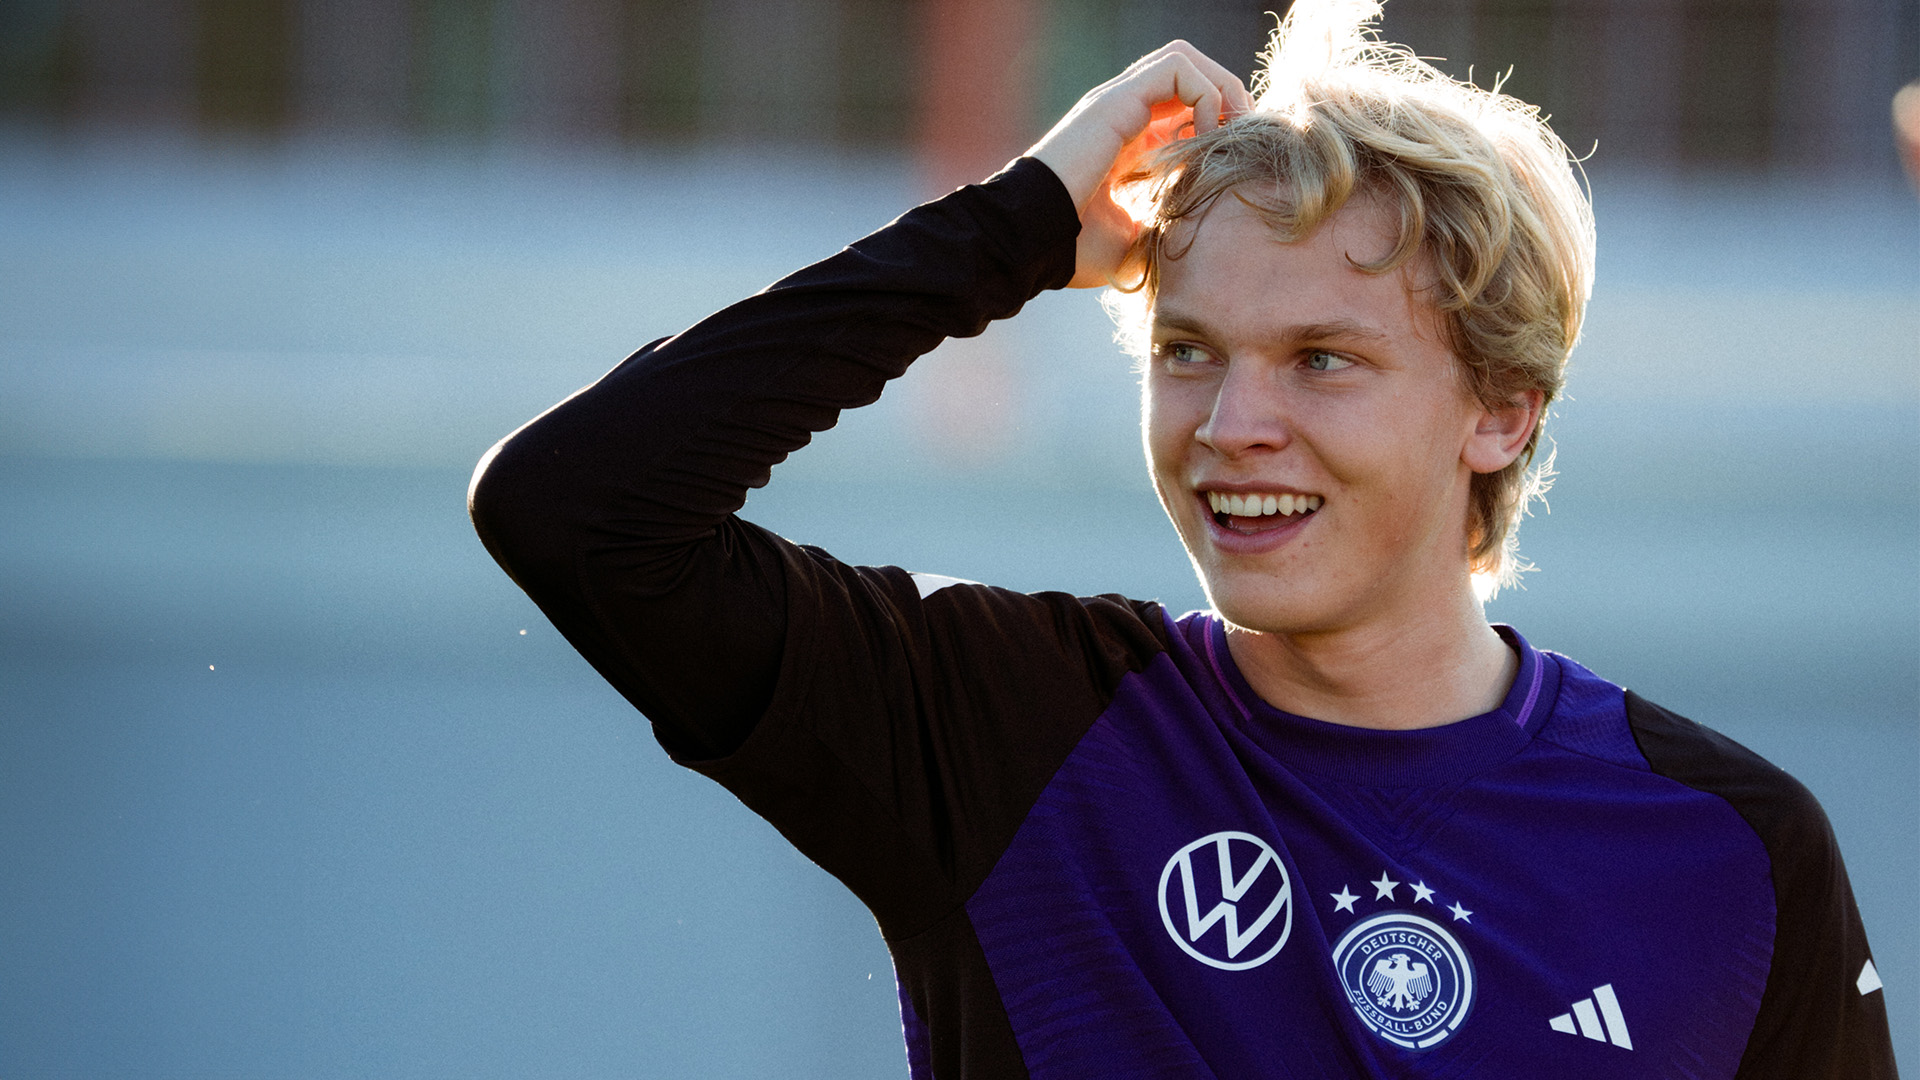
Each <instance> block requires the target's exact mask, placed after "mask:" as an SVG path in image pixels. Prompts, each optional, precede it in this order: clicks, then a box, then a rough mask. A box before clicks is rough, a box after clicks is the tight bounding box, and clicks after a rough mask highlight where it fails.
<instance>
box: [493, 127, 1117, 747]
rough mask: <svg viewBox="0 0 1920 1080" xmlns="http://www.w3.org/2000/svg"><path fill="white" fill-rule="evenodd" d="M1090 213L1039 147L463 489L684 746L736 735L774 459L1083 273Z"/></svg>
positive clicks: (781, 615) (523, 447)
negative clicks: (945, 346) (1080, 241)
mask: <svg viewBox="0 0 1920 1080" xmlns="http://www.w3.org/2000/svg"><path fill="white" fill-rule="evenodd" d="M1078 232H1079V219H1078V215H1077V212H1076V210H1075V208H1074V206H1073V203H1072V200H1071V198H1070V196H1068V194H1067V192H1066V189H1065V188H1064V187H1062V186H1061V184H1060V182H1059V180H1058V179H1057V178H1056V177H1055V176H1054V174H1053V173H1052V171H1051V170H1049V169H1048V168H1047V167H1046V166H1045V165H1042V164H1040V163H1039V162H1037V161H1034V160H1032V159H1030V158H1023V159H1021V160H1020V161H1018V162H1015V163H1014V164H1013V165H1012V166H1011V167H1009V168H1008V169H1007V170H1006V171H1005V172H1003V173H1001V174H999V175H998V176H996V177H994V178H993V179H991V180H989V181H987V182H985V183H983V184H978V185H971V186H968V187H965V188H962V189H960V190H959V191H956V192H954V193H953V194H951V195H948V196H946V197H945V198H943V199H940V200H938V201H935V202H932V203H929V204H927V205H924V206H921V207H918V208H916V209H914V210H912V211H910V212H908V213H907V214H905V215H903V216H902V217H900V218H899V219H897V220H896V221H894V222H892V223H891V224H889V225H887V226H886V227H885V228H882V229H880V230H879V231H877V232H875V233H873V234H871V235H869V236H867V237H865V238H864V239H862V240H860V241H858V242H856V243H854V244H852V245H850V246H849V247H847V248H846V249H845V250H843V251H841V252H840V253H838V254H836V255H834V256H833V257H831V258H828V259H826V260H823V261H821V262H819V263H816V264H814V265H812V266H809V267H807V268H806V269H804V270H801V271H799V272H798V273H795V274H793V275H791V276H789V277H787V278H784V279H782V280H781V281H779V282H777V283H775V284H774V285H772V286H769V287H768V288H767V289H765V290H763V291H762V292H760V293H757V294H755V295H753V296H751V297H748V298H747V299H745V300H742V301H740V302H739V303H736V304H733V305H731V306H729V307H727V308H726V309H724V310H722V311H720V312H717V313H716V314H714V315H711V316H709V317H708V318H706V319H704V320H702V321H701V322H699V323H698V324H696V325H694V326H693V327H691V328H689V329H688V330H686V331H684V332H682V333H680V334H677V335H675V336H674V337H671V338H666V339H663V340H660V341H656V342H654V343H652V344H650V345H648V346H646V347H645V348H643V349H641V350H640V351H638V352H636V353H634V354H633V355H632V356H631V357H629V358H627V360H626V361H624V362H623V363H621V364H620V365H619V366H618V367H616V368H614V369H613V370H612V371H611V372H609V373H608V374H607V375H606V376H605V377H603V378H601V379H600V380H599V381H598V382H596V383H594V384H593V385H591V386H589V387H587V388H586V389H584V390H581V391H580V392H579V393H577V394H575V395H574V396H572V397H570V398H568V399H567V400H566V401H564V402H561V403H560V404H559V405H556V406H554V407H553V408H552V409H549V410H548V411H547V412H546V413H544V414H542V415H541V416H540V417H538V418H536V419H535V420H533V421H532V422H530V423H528V424H527V425H526V426H524V427H522V428H521V429H520V430H519V431H517V432H514V433H513V434H512V435H510V436H508V437H507V438H506V439H503V440H502V441H501V442H500V443H499V444H498V445H496V446H495V447H494V448H493V450H492V451H490V452H489V453H488V455H487V457H486V458H484V459H483V460H482V461H481V463H480V466H479V468H478V469H477V470H476V472H475V475H474V480H473V484H472V487H471V489H470V491H469V494H468V509H469V512H470V514H471V515H472V518H473V523H474V527H475V529H476V530H477V531H478V532H479V534H480V537H481V539H482V541H483V542H484V543H485V544H486V546H487V550H488V551H489V552H490V553H491V554H492V555H493V557H494V558H495V560H497V561H498V562H499V563H500V565H501V567H502V568H503V569H505V570H506V571H507V573H508V574H510V575H511V576H512V577H513V579H514V580H515V581H516V582H517V583H519V585H520V586H521V587H522V588H523V589H525V590H526V591H527V593H528V595H530V596H531V597H532V598H533V599H534V601H535V602H536V603H537V604H539V606H540V607H541V609H542V610H543V611H544V612H545V613H546V614H547V616H548V617H549V618H550V619H551V620H552V621H553V623H554V625H555V626H556V627H558V628H559V629H560V631H561V632H562V633H563V634H565V635H566V637H567V639H568V640H569V641H570V642H572V644H573V645H574V647H575V648H577V649H578V650H579V651H580V653H581V654H582V655H583V656H585V657H586V658H587V659H588V661H589V662H591V663H592V664H593V665H594V667H595V668H597V669H598V670H599V671H600V673H601V674H602V675H604V676H605V677H606V678H607V680H608V681H609V682H611V683H612V684H613V685H614V686H615V687H616V688H618V689H619V690H620V691H621V693H623V694H624V695H625V696H626V697H627V698H628V700H629V701H631V702H632V703H633V704H634V705H635V706H636V707H637V708H638V709H640V711H641V712H643V713H645V714H646V715H647V716H648V717H649V718H650V719H651V720H652V721H653V722H654V724H655V728H656V731H657V732H658V734H659V736H660V738H661V741H662V742H663V743H664V744H665V745H666V746H667V747H668V748H669V749H670V750H673V751H674V752H675V753H676V754H678V755H680V756H682V757H685V758H715V757H721V756H724V755H726V754H728V753H730V752H732V751H733V750H734V749H735V748H737V747H738V746H739V745H740V744H741V743H742V742H743V741H744V740H745V739H746V737H747V736H748V735H749V734H750V733H751V732H752V730H753V726H754V723H755V721H756V719H757V718H758V717H759V716H760V715H761V713H762V712H764V711H765V709H766V707H767V704H768V701H769V699H770V697H771V694H772V692H773V687H774V683H775V679H776V677H777V675H778V671H779V662H780V656H781V647H782V643H783V641H784V639H785V634H786V601H785V593H784V589H785V581H784V577H783V571H782V569H781V557H780V554H779V551H778V544H779V543H780V542H779V541H778V540H777V539H775V538H774V537H773V536H772V535H771V534H769V533H768V532H766V531H765V530H763V529H760V528H758V527H757V526H754V525H752V524H750V523H747V522H743V521H741V520H740V519H739V518H737V517H735V516H733V515H734V514H735V512H736V511H738V510H739V509H740V508H741V506H742V505H744V504H745V502H746V496H747V491H748V489H750V488H754V487H759V486H762V485H764V484H765V483H766V482H767V479H768V475H769V473H770V471H771V469H772V468H773V466H774V465H776V464H778V463H779V462H781V461H782V460H784V459H785V458H786V456H787V455H788V454H789V453H792V452H793V451H794V450H797V449H799V448H800V447H802V446H804V445H806V444H807V442H808V441H809V440H810V439H811V438H812V436H813V434H814V433H815V432H818V431H824V430H826V429H827V428H830V427H832V426H833V425H834V423H835V422H837V420H838V418H839V414H840V411H841V410H842V409H848V408H855V407H858V406H861V405H866V404H869V403H871V402H872V401H874V400H875V399H877V398H878V397H879V396H880V391H881V388H882V387H883V386H884V385H885V383H886V382H887V380H889V379H892V378H895V377H897V376H899V375H900V374H902V373H903V372H904V371H905V370H906V368H907V366H908V365H909V364H910V363H912V361H913V360H914V359H915V358H917V357H919V356H920V355H922V354H923V353H926V352H928V351H929V350H931V349H932V348H933V347H934V346H936V345H938V344H939V343H940V342H941V341H942V340H943V339H945V338H948V337H968V336H971V335H974V334H978V333H980V332H981V331H982V330H984V329H985V328H986V326H987V324H988V323H989V322H991V321H993V320H994V319H999V318H1006V317H1008V316H1010V315H1013V314H1014V313H1015V312H1017V311H1019V309H1020V308H1021V306H1022V305H1024V304H1025V303H1026V302H1027V301H1028V300H1029V299H1031V298H1032V297H1033V296H1034V295H1036V294H1037V293H1039V292H1040V291H1042V290H1044V289H1048V288H1059V287H1061V286H1064V285H1065V284H1066V282H1067V280H1068V279H1069V278H1070V277H1071V276H1072V274H1073V262H1074V243H1073V242H1074V238H1075V237H1076V236H1077V235H1078Z"/></svg>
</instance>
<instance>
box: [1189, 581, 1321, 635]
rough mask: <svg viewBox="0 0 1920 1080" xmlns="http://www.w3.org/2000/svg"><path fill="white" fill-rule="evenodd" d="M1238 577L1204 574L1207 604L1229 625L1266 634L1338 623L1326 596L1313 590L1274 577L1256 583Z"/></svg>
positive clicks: (1319, 628)
mask: <svg viewBox="0 0 1920 1080" xmlns="http://www.w3.org/2000/svg"><path fill="white" fill-rule="evenodd" d="M1234 576H1235V575H1227V576H1225V578H1224V580H1223V579H1221V578H1220V577H1217V576H1216V577H1215V578H1209V577H1208V576H1207V575H1205V574H1202V575H1201V577H1200V584H1201V587H1202V588H1203V589H1205V590H1206V594H1207V603H1208V604H1209V605H1210V606H1211V607H1212V608H1213V610H1214V612H1215V613H1216V614H1218V615H1219V616H1220V617H1221V618H1222V619H1225V620H1226V621H1227V624H1228V625H1229V626H1232V627H1234V628H1236V629H1239V630H1248V631H1253V632H1255V633H1262V634H1304V633H1311V632H1313V631H1315V630H1324V629H1327V628H1329V626H1330V625H1331V624H1332V623H1333V622H1334V620H1333V618H1332V613H1331V612H1330V611H1328V610H1327V607H1328V605H1327V604H1326V602H1325V598H1322V597H1317V596H1314V595H1313V590H1310V589H1302V588H1298V587H1295V586H1289V585H1288V584H1287V583H1286V582H1283V581H1279V580H1275V579H1273V578H1268V579H1266V580H1263V581H1260V582H1257V583H1256V582H1247V581H1235V580H1233V577H1234Z"/></svg>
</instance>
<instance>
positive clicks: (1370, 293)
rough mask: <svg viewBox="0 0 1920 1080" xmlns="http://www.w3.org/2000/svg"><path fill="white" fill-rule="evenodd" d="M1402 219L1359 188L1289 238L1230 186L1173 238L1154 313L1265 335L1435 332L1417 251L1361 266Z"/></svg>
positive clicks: (1419, 336)
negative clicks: (1324, 329)
mask: <svg viewBox="0 0 1920 1080" xmlns="http://www.w3.org/2000/svg"><path fill="white" fill-rule="evenodd" d="M1398 226H1399V217H1398V215H1397V214H1396V213H1395V212H1394V211H1393V209H1392V208H1391V207H1390V206H1388V205H1386V204H1384V203H1383V202H1381V201H1380V200H1378V199H1375V198H1370V197H1364V196H1355V197H1354V198H1353V199H1350V200H1348V202H1347V203H1346V205H1344V206H1342V207H1341V208H1340V209H1339V210H1338V211H1336V212H1335V213H1334V214H1333V215H1332V216H1330V217H1329V218H1327V219H1326V220H1325V221H1323V222H1321V223H1320V224H1319V225H1318V226H1317V227H1316V228H1314V230H1313V231H1312V232H1310V233H1308V234H1307V235H1306V236H1304V237H1301V238H1300V239H1298V240H1293V241H1288V240H1283V239H1282V238H1281V237H1280V234H1279V233H1277V232H1276V231H1275V230H1274V228H1273V227H1272V226H1270V225H1269V224H1268V223H1267V222H1266V220H1265V219H1263V218H1262V217H1261V216H1260V215H1259V213H1257V212H1256V211H1255V210H1253V209H1252V208H1251V207H1249V206H1247V205H1246V204H1245V203H1243V202H1242V201H1241V200H1240V199H1238V198H1235V197H1234V195H1233V193H1232V192H1227V193H1225V194H1223V195H1222V196H1221V197H1220V198H1219V199H1218V200H1217V201H1216V202H1215V203H1214V205H1213V206H1212V207H1210V208H1209V209H1208V211H1207V212H1206V214H1205V215H1204V216H1202V217H1200V218H1199V220H1198V221H1197V222H1193V223H1188V222H1182V223H1181V224H1180V225H1179V226H1177V227H1176V231H1175V232H1174V233H1173V234H1172V235H1170V236H1169V237H1168V238H1167V240H1168V243H1167V247H1166V249H1167V251H1168V252H1169V253H1170V254H1169V256H1167V257H1163V258H1162V259H1161V261H1160V266H1159V287H1158V289H1157V290H1156V291H1155V296H1154V305H1153V315H1154V322H1155V324H1156V325H1163V324H1173V323H1179V324H1195V323H1203V324H1205V327H1206V328H1207V329H1210V330H1216V331H1218V332H1220V333H1223V334H1224V333H1229V332H1230V333H1232V334H1234V335H1253V336H1264V337H1272V336H1276V335H1285V334H1286V333H1287V332H1288V331H1289V330H1290V329H1292V328H1298V327H1305V326H1325V325H1336V324H1338V325H1345V326H1350V327H1356V328H1359V327H1364V328H1367V329H1370V330H1371V331H1373V333H1374V334H1375V335H1377V336H1381V337H1386V338H1394V337H1402V338H1407V339H1409V341H1414V340H1417V341H1420V342H1423V343H1429V344H1430V343H1432V342H1435V341H1438V340H1439V339H1440V337H1441V335H1440V333H1439V329H1440V318H1439V315H1438V313H1437V312H1436V311H1435V310H1434V308H1433V306H1432V304H1431V303H1430V302H1429V301H1428V299H1427V298H1426V296H1425V294H1424V292H1423V291H1422V290H1420V289H1419V288H1417V287H1415V286H1414V285H1413V281H1414V276H1413V275H1414V273H1415V271H1416V268H1418V267H1419V266H1420V265H1421V260H1420V259H1418V258H1415V259H1411V260H1408V261H1407V262H1406V263H1405V264H1403V265H1401V266H1399V267H1396V268H1395V269H1393V270H1390V271H1387V272H1385V273H1368V272H1367V271H1365V270H1362V269H1361V265H1365V264H1371V263H1376V262H1378V261H1380V260H1382V259H1384V258H1385V257H1386V256H1387V255H1389V254H1390V253H1391V252H1392V251H1393V249H1394V246H1395V242H1396V239H1397V235H1398V234H1397V230H1398Z"/></svg>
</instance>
